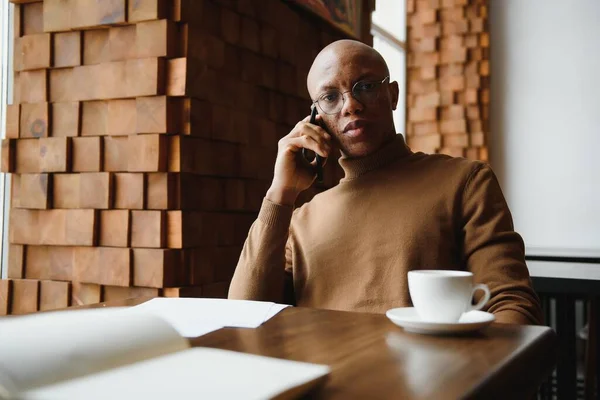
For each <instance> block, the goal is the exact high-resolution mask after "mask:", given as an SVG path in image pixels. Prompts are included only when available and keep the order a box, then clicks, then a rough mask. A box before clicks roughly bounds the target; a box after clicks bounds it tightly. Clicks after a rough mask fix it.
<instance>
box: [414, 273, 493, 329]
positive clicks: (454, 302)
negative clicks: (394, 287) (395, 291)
mask: <svg viewBox="0 0 600 400" xmlns="http://www.w3.org/2000/svg"><path fill="white" fill-rule="evenodd" d="M408 290H409V291H410V297H411V299H412V303H413V306H414V307H415V309H416V311H417V314H418V315H419V317H420V318H421V320H423V321H427V322H439V323H454V322H458V320H459V319H460V316H461V315H462V314H463V313H465V312H467V311H471V310H480V309H481V308H482V307H483V306H484V305H485V304H486V303H487V302H488V300H489V299H490V289H489V288H488V287H487V285H485V284H477V285H473V274H472V273H471V272H467V271H450V270H418V271H409V272H408ZM476 290H483V292H484V296H483V297H482V298H481V300H479V302H478V303H477V304H476V305H474V306H473V305H471V302H472V299H473V294H474V293H475V291H476Z"/></svg>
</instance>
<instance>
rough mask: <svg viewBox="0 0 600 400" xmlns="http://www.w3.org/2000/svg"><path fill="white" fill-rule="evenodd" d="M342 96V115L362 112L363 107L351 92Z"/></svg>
mask: <svg viewBox="0 0 600 400" xmlns="http://www.w3.org/2000/svg"><path fill="white" fill-rule="evenodd" d="M342 96H344V97H345V98H344V105H343V106H342V111H341V114H342V115H352V114H359V113H361V112H362V111H363V109H364V108H365V106H364V105H363V104H362V103H361V102H360V101H358V100H356V98H355V97H354V95H353V94H352V92H346V93H344V94H343V95H342Z"/></svg>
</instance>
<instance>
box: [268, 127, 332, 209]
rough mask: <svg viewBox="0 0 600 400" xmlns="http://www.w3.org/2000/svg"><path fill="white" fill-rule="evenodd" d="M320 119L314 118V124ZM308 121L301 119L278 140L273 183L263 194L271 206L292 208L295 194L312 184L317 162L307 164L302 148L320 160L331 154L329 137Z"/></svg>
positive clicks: (296, 195) (321, 129)
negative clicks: (272, 203) (318, 156)
mask: <svg viewBox="0 0 600 400" xmlns="http://www.w3.org/2000/svg"><path fill="white" fill-rule="evenodd" d="M320 118H321V116H320V115H317V121H318V120H319V119H320ZM309 121H310V116H309V117H306V118H304V119H303V120H302V121H300V122H298V123H297V124H296V126H295V127H294V129H292V131H291V132H290V133H289V134H287V136H285V137H283V138H282V139H281V140H280V141H279V148H278V151H277V159H276V160H275V172H274V176H273V182H272V183H271V187H270V188H269V190H268V191H267V195H266V197H267V199H268V200H270V201H272V202H274V203H277V204H282V205H289V206H292V205H294V203H295V202H296V198H297V197H298V195H299V194H300V193H301V192H302V191H304V190H306V189H308V188H309V187H310V185H312V183H313V182H314V180H315V178H316V173H315V169H314V166H315V164H316V163H315V161H313V163H312V164H313V165H310V164H309V163H308V162H307V161H306V160H305V159H304V157H303V156H302V149H309V150H312V151H314V152H315V153H317V154H319V155H320V156H321V157H323V159H326V158H327V157H328V156H329V153H330V152H331V135H330V134H329V133H327V132H326V131H325V130H324V129H323V128H321V127H320V126H318V125H316V124H311V123H310V122H309Z"/></svg>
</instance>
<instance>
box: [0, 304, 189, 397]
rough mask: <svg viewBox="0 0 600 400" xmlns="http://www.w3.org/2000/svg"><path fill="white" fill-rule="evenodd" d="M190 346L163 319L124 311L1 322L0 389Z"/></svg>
mask: <svg viewBox="0 0 600 400" xmlns="http://www.w3.org/2000/svg"><path fill="white" fill-rule="evenodd" d="M188 347H189V343H188V341H187V340H185V339H184V338H182V337H181V336H179V334H178V333H177V332H176V331H175V329H174V328H173V327H171V326H170V325H169V324H168V323H167V322H166V321H164V319H161V318H159V317H157V316H153V315H142V314H139V315H131V314H129V313H127V309H126V308H104V309H100V308H98V309H90V310H68V311H55V312H48V313H40V314H31V315H25V316H16V317H9V318H3V319H1V320H0V398H1V397H2V396H1V389H2V388H4V390H5V391H7V392H8V393H16V392H19V391H22V390H24V389H25V388H29V389H30V388H34V387H39V386H43V385H47V384H49V383H52V382H56V381H60V380H66V379H70V378H73V377H77V376H82V375H86V374H91V373H94V372H98V371H102V370H105V369H110V368H114V367H116V366H120V365H124V364H128V363H134V362H138V361H141V360H145V359H148V358H153V357H158V356H161V355H163V354H167V353H172V352H175V351H180V350H183V349H186V348H188Z"/></svg>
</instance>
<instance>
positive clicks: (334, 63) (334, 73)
mask: <svg viewBox="0 0 600 400" xmlns="http://www.w3.org/2000/svg"><path fill="white" fill-rule="evenodd" d="M389 75H390V72H389V69H388V66H387V64H386V63H385V61H384V59H383V57H382V56H381V54H379V53H378V52H377V51H376V50H375V49H373V48H372V47H370V46H367V45H366V44H364V43H361V42H357V41H355V40H339V41H337V42H333V43H331V44H330V45H328V46H327V47H325V48H324V49H323V50H321V52H320V53H319V54H318V55H317V57H316V58H315V60H314V62H313V64H312V66H311V68H310V71H309V73H308V77H307V80H306V83H307V86H308V92H309V93H310V97H311V98H312V99H313V101H317V100H318V99H319V102H318V104H319V107H318V110H319V118H320V119H319V121H320V124H321V125H322V126H323V127H324V128H325V129H326V130H327V131H328V132H329V133H330V134H331V135H332V136H333V137H334V139H335V141H336V142H337V144H338V145H339V147H340V149H341V150H342V153H343V154H345V155H346V156H348V157H362V156H366V155H368V154H371V153H373V152H374V151H377V150H378V149H380V148H381V147H382V146H383V145H384V144H385V143H388V142H389V141H391V140H392V139H393V138H394V137H395V135H396V129H395V127H394V118H393V114H392V113H393V110H395V109H396V105H397V103H398V94H399V89H398V83H397V82H393V81H391V82H390V81H389V80H388V79H387V78H388V77H389ZM359 82H362V84H361V86H360V87H359V89H360V90H361V92H360V93H358V94H356V93H348V92H350V91H352V90H353V88H354V87H355V85H356V84H357V83H359ZM365 88H371V89H365ZM368 90H371V92H370V94H369V96H366V95H365V94H364V93H366V92H367V91H368ZM373 90H374V91H375V92H373ZM361 93H363V95H362V96H361ZM336 94H337V95H341V102H342V103H341V105H340V107H341V108H340V109H339V111H337V112H334V113H329V114H328V113H326V111H324V110H323V109H322V102H325V101H326V99H327V98H331V96H333V97H336ZM338 98H339V97H338Z"/></svg>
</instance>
